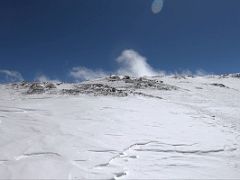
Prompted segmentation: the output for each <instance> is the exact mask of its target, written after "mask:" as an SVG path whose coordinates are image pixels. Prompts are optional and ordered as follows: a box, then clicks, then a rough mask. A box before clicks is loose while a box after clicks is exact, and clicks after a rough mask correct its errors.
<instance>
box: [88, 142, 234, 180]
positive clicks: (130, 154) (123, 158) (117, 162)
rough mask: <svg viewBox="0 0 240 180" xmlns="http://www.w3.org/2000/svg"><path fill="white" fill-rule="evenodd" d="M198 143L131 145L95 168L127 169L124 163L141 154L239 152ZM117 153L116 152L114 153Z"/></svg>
mask: <svg viewBox="0 0 240 180" xmlns="http://www.w3.org/2000/svg"><path fill="white" fill-rule="evenodd" d="M198 145H199V144H198V143H192V144H187V143H176V144H171V143H164V142H160V141H147V142H138V143H134V144H131V145H130V146H128V147H126V148H125V149H123V151H121V152H119V153H118V154H117V155H116V156H114V157H112V158H111V159H110V160H109V161H108V162H107V163H103V164H99V165H97V166H95V168H100V169H102V168H111V167H116V166H119V167H123V168H124V167H125V165H124V163H127V162H128V161H130V160H134V159H136V160H137V159H138V158H139V153H140V155H141V153H149V152H154V153H167V156H169V155H172V154H181V156H182V157H185V156H187V155H191V154H192V155H196V156H205V155H211V154H215V153H222V152H224V151H228V152H231V151H235V150H237V148H236V147H232V148H228V149H227V148H225V147H223V148H216V149H201V148H199V146H198ZM92 152H112V151H105V150H104V151H103V150H94V151H92ZM114 152H116V151H114ZM127 172H128V170H126V169H124V170H123V171H121V172H118V173H114V175H115V176H114V178H113V179H119V178H122V177H124V176H127V174H128V173H127Z"/></svg>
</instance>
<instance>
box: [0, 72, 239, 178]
mask: <svg viewBox="0 0 240 180" xmlns="http://www.w3.org/2000/svg"><path fill="white" fill-rule="evenodd" d="M149 79H152V80H157V81H156V82H160V81H162V82H163V83H164V87H165V86H167V87H176V88H170V89H169V90H163V89H159V88H152V87H145V88H143V87H140V88H136V87H132V86H131V87H129V86H130V85H131V83H130V84H129V83H126V82H125V81H122V80H116V81H110V80H109V79H108V78H104V79H98V80H95V81H90V82H84V83H83V84H96V83H97V84H104V85H108V86H110V87H115V88H117V89H123V90H124V92H125V90H127V91H126V92H128V95H127V96H121V97H119V96H115V95H114V94H110V95H108V94H104V95H101V94H94V95H93V94H92V93H89V94H86V93H79V94H78V95H71V94H66V93H60V92H61V91H62V90H63V89H72V88H73V87H76V86H78V85H75V84H62V85H58V86H57V89H56V90H53V91H51V92H45V93H40V94H26V92H27V89H26V88H16V87H15V88H14V87H13V85H0V179H170V178H171V179H172V178H178V179H179V178H191V179H199V178H201V179H212V178H214V179H217V178H221V179H239V178H240V111H239V110H240V79H239V78H234V77H222V78H220V77H219V76H212V77H194V78H192V77H185V78H181V77H173V76H166V77H152V78H149ZM151 82H152V81H151ZM223 85H224V86H223ZM94 91H96V89H94ZM114 92H116V90H114ZM117 92H118V91H117ZM98 93H99V91H98Z"/></svg>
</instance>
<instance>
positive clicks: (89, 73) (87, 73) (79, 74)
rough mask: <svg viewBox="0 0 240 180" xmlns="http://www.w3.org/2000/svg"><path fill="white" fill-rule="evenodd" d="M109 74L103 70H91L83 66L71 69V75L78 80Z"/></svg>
mask: <svg viewBox="0 0 240 180" xmlns="http://www.w3.org/2000/svg"><path fill="white" fill-rule="evenodd" d="M107 75H108V73H106V72H104V71H103V70H91V69H88V68H86V67H82V66H79V67H74V68H72V70H71V71H70V76H71V77H73V78H74V79H76V80H91V79H96V78H100V77H104V76H107Z"/></svg>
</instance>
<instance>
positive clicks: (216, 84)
mask: <svg viewBox="0 0 240 180" xmlns="http://www.w3.org/2000/svg"><path fill="white" fill-rule="evenodd" d="M211 85H212V86H217V87H222V88H228V87H227V86H225V85H224V84H218V83H212V84H211Z"/></svg>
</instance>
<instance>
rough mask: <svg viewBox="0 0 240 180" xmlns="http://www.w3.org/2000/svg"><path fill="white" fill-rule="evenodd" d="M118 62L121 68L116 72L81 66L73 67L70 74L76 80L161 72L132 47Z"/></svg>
mask: <svg viewBox="0 0 240 180" xmlns="http://www.w3.org/2000/svg"><path fill="white" fill-rule="evenodd" d="M116 62H117V63H118V65H119V68H118V69H117V70H116V71H114V72H106V71H104V70H92V69H88V68H86V67H82V66H79V67H73V68H72V70H71V71H70V76H71V77H73V78H74V79H76V80H90V79H96V78H101V77H105V76H108V75H110V74H116V75H130V76H134V77H141V76H155V75H158V74H159V73H157V72H156V71H155V70H154V69H153V68H152V67H151V66H150V65H149V64H148V63H147V58H145V57H143V56H142V55H140V54H139V53H138V52H136V51H134V50H132V49H128V50H124V51H123V52H122V53H121V55H120V56H119V57H118V58H117V59H116Z"/></svg>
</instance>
